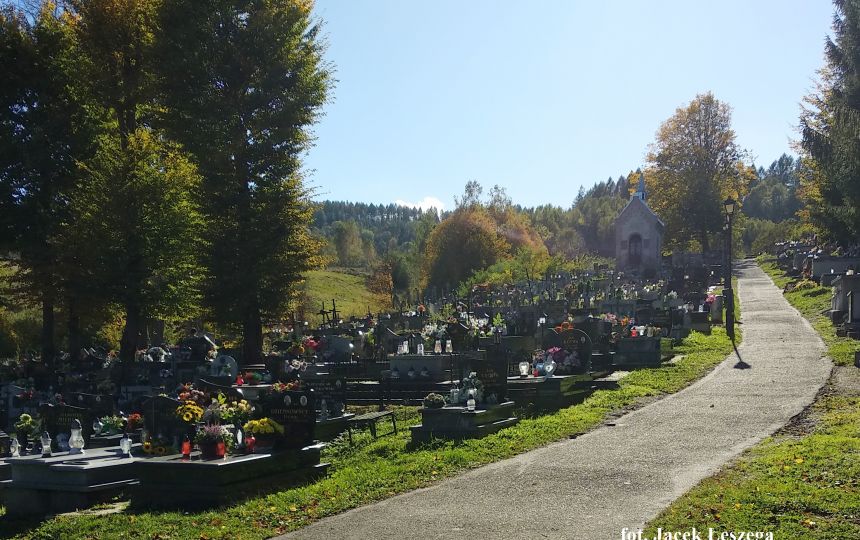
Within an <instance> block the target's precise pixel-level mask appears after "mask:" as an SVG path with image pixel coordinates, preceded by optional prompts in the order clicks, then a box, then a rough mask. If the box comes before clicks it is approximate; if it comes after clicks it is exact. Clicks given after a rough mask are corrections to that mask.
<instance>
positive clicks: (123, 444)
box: [119, 432, 131, 457]
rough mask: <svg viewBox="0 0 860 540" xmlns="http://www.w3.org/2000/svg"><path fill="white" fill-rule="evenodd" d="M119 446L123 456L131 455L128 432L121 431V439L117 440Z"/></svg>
mask: <svg viewBox="0 0 860 540" xmlns="http://www.w3.org/2000/svg"><path fill="white" fill-rule="evenodd" d="M119 448H120V450H122V453H123V455H124V456H125V457H130V456H131V439H129V438H128V432H126V433H123V435H122V439H120V440H119Z"/></svg>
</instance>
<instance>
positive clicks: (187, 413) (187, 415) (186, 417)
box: [182, 411, 194, 422]
mask: <svg viewBox="0 0 860 540" xmlns="http://www.w3.org/2000/svg"><path fill="white" fill-rule="evenodd" d="M192 418H194V415H193V414H191V411H186V413H185V414H183V415H182V419H183V420H185V421H186V422H190V421H191V419H192Z"/></svg>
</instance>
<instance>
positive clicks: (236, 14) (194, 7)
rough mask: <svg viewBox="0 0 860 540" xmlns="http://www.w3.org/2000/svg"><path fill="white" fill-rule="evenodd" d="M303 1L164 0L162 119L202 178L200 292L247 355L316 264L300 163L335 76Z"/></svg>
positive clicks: (253, 355)
mask: <svg viewBox="0 0 860 540" xmlns="http://www.w3.org/2000/svg"><path fill="white" fill-rule="evenodd" d="M311 7H312V2H310V1H306V0H240V1H233V0H165V2H164V10H163V17H162V19H161V23H162V33H161V34H160V36H161V38H160V41H161V47H160V49H161V56H160V60H159V63H160V66H161V83H162V85H163V88H164V92H163V95H164V99H165V104H166V105H167V106H168V107H167V110H168V111H169V112H168V114H166V115H165V116H164V117H163V118H162V120H163V121H164V124H165V125H166V126H167V127H168V129H169V132H170V133H171V134H172V136H173V137H175V138H176V139H177V140H179V141H180V142H182V144H183V145H184V146H185V147H186V148H187V149H189V150H190V151H191V152H192V153H193V154H194V156H195V158H196V161H197V163H198V165H199V168H200V172H201V173H202V175H203V179H204V181H203V194H204V206H203V208H204V211H205V213H206V218H207V227H206V235H207V238H208V240H209V246H210V248H209V249H208V252H207V261H208V264H207V266H208V267H209V269H210V272H211V274H210V279H209V280H208V282H207V283H206V286H205V299H206V303H207V305H208V306H209V307H210V309H211V313H212V315H213V316H214V317H215V318H216V319H217V320H219V321H220V322H222V323H229V324H237V325H240V326H241V327H242V333H243V355H244V359H245V361H254V360H255V359H257V358H259V356H260V354H261V351H262V324H263V321H264V320H265V319H276V318H279V317H281V316H282V315H283V314H284V313H285V312H286V310H287V309H288V302H289V300H290V298H291V296H293V294H294V293H295V292H296V291H295V285H296V284H298V283H299V282H300V281H301V279H302V273H303V272H304V271H306V270H308V269H310V268H312V267H313V266H314V265H315V262H316V261H315V258H316V255H317V253H318V251H319V245H318V243H317V242H316V241H315V240H314V239H313V237H312V236H311V235H310V234H309V231H308V225H309V223H310V221H311V219H312V207H311V203H310V201H309V193H308V190H307V188H306V187H305V186H304V184H303V179H302V175H301V171H300V166H301V156H302V153H303V152H304V151H305V150H306V149H307V148H308V147H309V145H310V143H311V140H312V138H311V133H310V131H309V128H310V126H311V125H313V124H314V122H315V121H316V120H317V119H318V117H319V115H320V114H321V107H322V105H323V104H324V103H325V101H326V96H327V94H328V91H329V88H330V85H331V83H332V76H331V72H330V68H329V67H328V66H327V65H326V63H325V62H324V60H323V51H324V43H323V41H322V39H321V37H320V31H321V27H320V24H319V23H317V22H315V21H313V20H312V18H311Z"/></svg>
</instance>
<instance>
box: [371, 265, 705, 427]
mask: <svg viewBox="0 0 860 540" xmlns="http://www.w3.org/2000/svg"><path fill="white" fill-rule="evenodd" d="M670 262H671V261H670ZM720 272H721V266H720V265H719V264H704V262H703V260H702V258H701V256H700V257H699V259H698V260H695V259H694V260H692V261H686V260H684V259H681V261H680V264H678V265H670V268H669V269H667V271H666V272H665V276H666V278H665V279H663V280H659V281H656V280H652V281H646V280H634V279H630V278H629V277H628V276H624V275H622V274H617V273H615V272H612V271H609V270H607V269H605V268H595V269H594V271H593V272H587V273H581V274H556V275H551V276H547V277H546V278H545V279H544V280H542V281H538V282H529V283H518V284H514V285H507V286H504V287H501V288H492V287H489V286H486V287H476V288H475V289H474V290H473V291H472V295H470V297H469V298H468V299H455V302H456V303H457V305H458V309H457V311H456V312H455V313H454V314H453V316H452V317H450V318H449V319H448V320H446V321H444V322H442V323H438V322H437V323H428V324H427V325H426V326H425V329H424V331H423V332H421V333H418V332H415V331H412V332H400V333H396V332H390V333H391V334H392V335H394V338H393V339H392V341H395V342H396V343H397V345H398V347H397V350H396V351H393V350H391V348H389V353H388V358H389V363H390V370H389V371H388V372H387V375H388V377H389V380H390V381H391V383H390V384H391V385H392V386H394V387H395V388H400V389H403V390H405V389H407V388H409V389H412V390H413V395H412V397H413V398H414V397H417V396H418V395H419V394H421V393H423V392H428V391H429V392H433V393H435V394H438V395H445V392H446V391H448V392H451V393H452V395H451V397H447V398H446V399H445V403H447V405H445V407H449V406H451V407H453V406H456V405H462V403H459V404H458V401H457V399H456V396H458V395H460V396H462V394H457V393H456V390H457V389H458V388H459V385H460V384H461V383H460V381H462V380H463V377H464V373H463V372H462V370H460V369H458V368H457V366H458V364H459V363H463V362H467V361H468V360H470V359H472V358H476V357H477V358H480V357H488V358H490V359H491V360H497V361H498V362H499V365H502V366H507V368H506V371H507V378H508V381H507V397H508V398H510V399H511V400H512V401H514V402H515V403H516V404H517V405H521V406H534V407H536V408H538V409H543V410H547V409H558V408H560V407H564V406H567V405H570V404H572V403H575V402H577V401H581V400H582V399H584V397H585V396H587V395H588V394H589V393H590V392H592V391H593V390H594V389H596V388H599V387H601V386H605V385H604V384H603V383H604V381H602V379H603V378H604V377H606V376H607V375H609V374H610V373H612V372H613V371H615V370H619V369H620V370H629V369H635V368H639V367H653V366H659V365H660V364H661V362H663V361H665V360H666V359H667V358H669V357H671V356H672V352H671V345H672V343H673V342H675V341H678V340H681V339H683V338H684V337H686V336H687V335H688V334H689V333H690V332H691V331H694V330H695V331H698V332H702V333H710V329H711V325H712V324H715V323H717V324H719V323H721V322H722V297H721V296H719V294H718V290H717V286H716V285H715V283H717V282H719V274H720ZM670 287H673V288H672V289H670ZM675 289H677V290H678V291H680V294H679V293H678V292H676V291H675ZM449 338H453V339H449ZM397 340H401V341H397ZM440 344H442V346H441V347H440ZM431 346H432V347H433V349H432V352H429V353H428V351H430V350H431V349H430V347H431ZM499 369H501V368H499ZM404 374H405V376H404ZM608 384H611V383H608ZM608 384H607V385H608ZM435 401H436V402H437V403H438V399H437V400H435ZM479 406H480V402H479Z"/></svg>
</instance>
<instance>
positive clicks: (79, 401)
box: [66, 392, 116, 418]
mask: <svg viewBox="0 0 860 540" xmlns="http://www.w3.org/2000/svg"><path fill="white" fill-rule="evenodd" d="M66 402H67V403H68V404H69V405H73V406H75V407H82V408H85V409H89V410H90V411H92V413H93V414H94V415H95V416H98V417H99V418H101V417H102V416H111V415H113V414H114V412H116V407H115V403H114V399H113V396H108V395H102V394H86V393H83V392H69V394H68V395H66Z"/></svg>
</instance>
